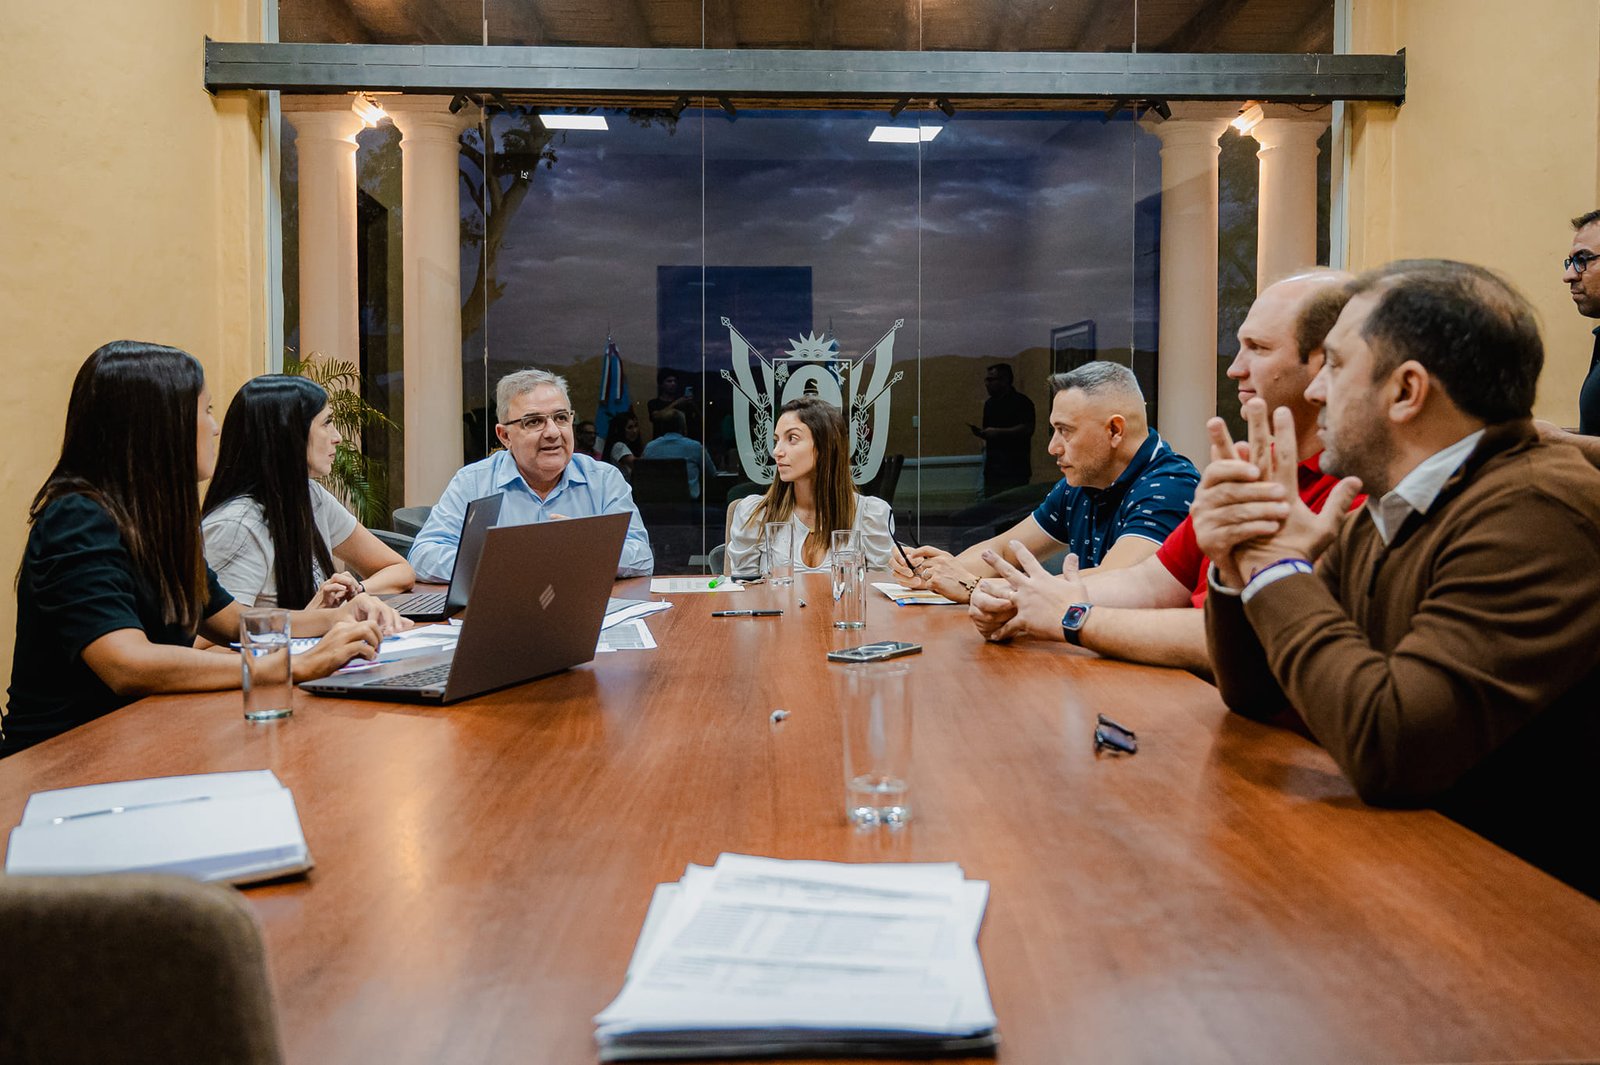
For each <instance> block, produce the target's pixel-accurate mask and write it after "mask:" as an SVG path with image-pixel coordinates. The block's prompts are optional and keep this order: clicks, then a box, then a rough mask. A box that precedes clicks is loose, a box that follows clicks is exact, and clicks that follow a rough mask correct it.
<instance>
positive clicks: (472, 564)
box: [378, 493, 505, 621]
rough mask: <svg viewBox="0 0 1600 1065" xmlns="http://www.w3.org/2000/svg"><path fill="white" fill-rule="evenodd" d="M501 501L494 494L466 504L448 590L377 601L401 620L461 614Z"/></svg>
mask: <svg viewBox="0 0 1600 1065" xmlns="http://www.w3.org/2000/svg"><path fill="white" fill-rule="evenodd" d="M504 498H505V497H504V496H502V495H500V494H498V493H496V494H495V495H492V496H484V497H483V498H482V499H474V500H473V501H472V502H470V503H468V504H467V513H466V514H465V515H464V516H463V517H462V519H461V535H460V536H459V537H458V538H457V539H456V562H455V565H454V566H452V567H451V568H450V587H449V589H447V590H446V591H443V592H394V593H391V594H389V595H380V596H378V598H379V599H382V600H383V601H384V602H385V603H388V604H389V605H390V606H392V607H394V608H395V609H396V610H398V611H399V612H400V616H401V617H403V618H410V619H411V620H412V621H443V620H444V619H445V618H448V617H454V616H455V615H457V614H459V613H461V611H462V610H464V609H465V608H466V605H467V600H468V599H469V598H470V597H471V596H472V575H473V574H474V573H476V572H477V569H478V556H479V555H481V554H482V553H483V534H484V533H486V532H488V531H489V529H490V528H491V527H492V526H493V525H494V523H495V522H497V521H499V520H500V501H501V500H502V499H504Z"/></svg>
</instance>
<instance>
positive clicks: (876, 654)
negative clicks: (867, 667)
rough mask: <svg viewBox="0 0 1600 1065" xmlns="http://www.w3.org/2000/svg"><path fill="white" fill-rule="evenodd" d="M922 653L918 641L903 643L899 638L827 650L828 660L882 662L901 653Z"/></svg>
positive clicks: (897, 656)
mask: <svg viewBox="0 0 1600 1065" xmlns="http://www.w3.org/2000/svg"><path fill="white" fill-rule="evenodd" d="M921 653H922V645H921V644H920V643H905V642H903V641H901V640H882V641H879V642H878V643H864V644H862V645H861V646H859V647H846V648H843V649H842V650H838V651H829V652H828V661H830V662H882V661H883V660H884V659H886V658H899V657H900V656H901V655H914V654H921Z"/></svg>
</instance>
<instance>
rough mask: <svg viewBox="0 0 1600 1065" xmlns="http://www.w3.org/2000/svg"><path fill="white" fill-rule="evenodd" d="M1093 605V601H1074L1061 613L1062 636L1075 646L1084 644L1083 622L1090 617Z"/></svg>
mask: <svg viewBox="0 0 1600 1065" xmlns="http://www.w3.org/2000/svg"><path fill="white" fill-rule="evenodd" d="M1092 606H1094V604H1093V603H1073V604H1072V605H1071V606H1069V607H1067V612H1066V613H1065V614H1062V615H1061V635H1062V638H1063V639H1065V640H1066V641H1067V642H1068V643H1070V644H1071V645H1072V646H1074V647H1079V646H1082V644H1081V643H1080V640H1081V638H1082V636H1083V623H1084V622H1085V621H1087V620H1088V619H1089V608H1090V607H1092Z"/></svg>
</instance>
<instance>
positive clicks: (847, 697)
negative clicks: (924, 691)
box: [834, 662, 912, 829]
mask: <svg viewBox="0 0 1600 1065" xmlns="http://www.w3.org/2000/svg"><path fill="white" fill-rule="evenodd" d="M911 676H912V669H911V666H909V665H905V664H900V663H889V662H886V663H862V664H859V665H847V666H840V667H836V672H835V676H834V681H835V691H836V692H837V694H838V696H839V699H838V702H839V707H840V710H841V716H842V718H843V721H844V787H845V805H844V808H845V816H846V818H847V819H848V820H849V821H850V823H851V824H853V825H855V826H857V827H858V828H874V827H877V826H879V825H882V826H886V827H888V828H891V829H893V828H899V827H901V826H903V825H905V824H906V823H907V822H908V821H910V820H911V695H912V692H911Z"/></svg>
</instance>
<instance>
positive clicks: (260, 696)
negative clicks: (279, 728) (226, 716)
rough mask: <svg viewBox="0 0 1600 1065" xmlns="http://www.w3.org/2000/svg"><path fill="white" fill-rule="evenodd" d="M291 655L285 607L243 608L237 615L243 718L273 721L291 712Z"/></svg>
mask: <svg viewBox="0 0 1600 1065" xmlns="http://www.w3.org/2000/svg"><path fill="white" fill-rule="evenodd" d="M290 657H291V651H290V641H289V612H288V611H287V610H246V611H245V612H244V613H243V614H241V615H240V616H239V658H240V659H241V664H240V668H241V669H242V670H243V671H244V678H243V679H244V716H245V720H247V721H274V720H277V719H278V718H282V717H288V716H289V715H290V714H293V713H294V698H293V697H294V671H293V670H292V669H291V668H290Z"/></svg>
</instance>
